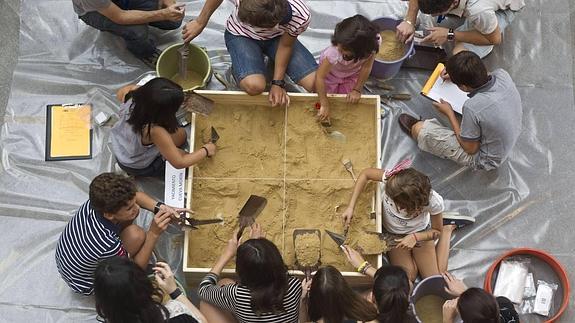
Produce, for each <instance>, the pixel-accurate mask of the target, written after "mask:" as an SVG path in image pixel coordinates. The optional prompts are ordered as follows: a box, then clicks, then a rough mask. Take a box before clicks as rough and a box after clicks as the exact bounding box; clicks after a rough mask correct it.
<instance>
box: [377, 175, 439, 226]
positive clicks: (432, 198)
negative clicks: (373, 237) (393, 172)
mask: <svg viewBox="0 0 575 323" xmlns="http://www.w3.org/2000/svg"><path fill="white" fill-rule="evenodd" d="M385 182H386V180H385V179H383V185H384V186H385ZM382 192H383V193H382V196H381V199H382V201H383V215H382V220H383V227H384V228H385V230H386V231H387V232H389V233H395V234H410V233H415V232H419V231H421V230H425V229H427V227H428V226H429V225H430V224H431V216H430V215H438V214H440V213H441V212H443V210H444V209H445V204H444V203H443V197H441V195H439V194H437V192H436V191H434V190H431V194H429V205H427V206H426V207H424V208H423V209H422V210H421V212H419V213H418V214H416V215H415V216H413V217H409V216H408V215H407V214H406V213H405V210H398V207H397V206H396V205H395V203H394V202H393V200H392V199H391V198H390V197H389V196H387V194H385V190H382Z"/></svg>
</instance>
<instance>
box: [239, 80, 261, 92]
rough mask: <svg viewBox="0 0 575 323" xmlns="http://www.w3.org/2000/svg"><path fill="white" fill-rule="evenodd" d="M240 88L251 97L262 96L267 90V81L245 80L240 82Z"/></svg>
mask: <svg viewBox="0 0 575 323" xmlns="http://www.w3.org/2000/svg"><path fill="white" fill-rule="evenodd" d="M240 86H241V87H242V89H243V90H244V91H246V93H247V94H249V95H258V94H261V93H262V92H263V91H265V89H266V83H265V81H264V80H260V79H255V80H251V79H243V80H242V81H241V82H240Z"/></svg>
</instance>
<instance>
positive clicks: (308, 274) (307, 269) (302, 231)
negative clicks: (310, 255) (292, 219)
mask: <svg viewBox="0 0 575 323" xmlns="http://www.w3.org/2000/svg"><path fill="white" fill-rule="evenodd" d="M304 234H315V235H317V237H318V243H319V244H320V249H319V255H318V259H316V261H315V263H314V264H313V265H311V266H302V265H300V264H299V262H298V258H297V253H296V255H295V259H296V260H295V265H296V267H298V268H299V269H300V270H301V271H303V272H304V274H305V279H306V280H308V281H309V280H310V279H311V273H312V271H316V270H317V269H318V268H319V266H320V265H321V261H320V259H321V231H319V230H318V229H295V230H293V245H294V250H295V251H297V246H296V238H297V236H300V235H304Z"/></svg>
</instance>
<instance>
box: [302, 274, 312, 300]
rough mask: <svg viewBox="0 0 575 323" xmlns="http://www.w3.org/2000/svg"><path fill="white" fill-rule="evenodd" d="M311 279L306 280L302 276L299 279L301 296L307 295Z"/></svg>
mask: <svg viewBox="0 0 575 323" xmlns="http://www.w3.org/2000/svg"><path fill="white" fill-rule="evenodd" d="M312 280H313V279H310V280H307V279H306V278H304V279H303V280H302V281H301V298H306V297H307V295H309V289H310V287H311V282H312Z"/></svg>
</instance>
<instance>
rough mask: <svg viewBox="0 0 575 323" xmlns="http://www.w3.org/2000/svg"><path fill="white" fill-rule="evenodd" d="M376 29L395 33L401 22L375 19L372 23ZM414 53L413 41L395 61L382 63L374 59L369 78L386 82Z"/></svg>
mask: <svg viewBox="0 0 575 323" xmlns="http://www.w3.org/2000/svg"><path fill="white" fill-rule="evenodd" d="M372 22H373V23H374V24H375V25H376V26H377V28H378V30H379V31H380V32H381V31H384V30H393V31H395V29H396V27H397V25H399V23H401V20H397V19H393V18H385V17H383V18H377V19H375V20H373V21H372ZM414 53H415V49H414V48H413V41H410V42H409V43H407V44H406V46H405V52H404V53H403V56H402V57H401V58H400V59H398V60H395V61H389V62H388V61H382V60H379V59H377V58H376V59H375V62H373V67H372V68H371V74H370V75H371V76H374V77H376V78H379V79H383V80H387V79H390V78H392V77H394V76H395V74H397V72H399V69H400V68H401V64H403V61H404V60H406V59H407V58H409V57H411V56H412V55H413V54H414Z"/></svg>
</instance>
